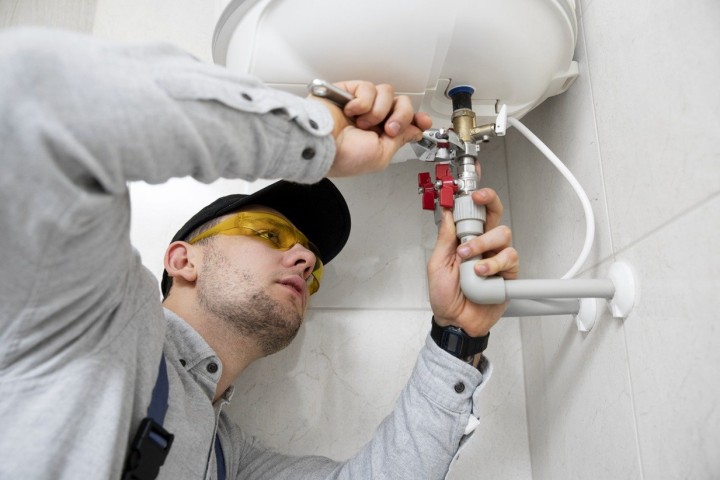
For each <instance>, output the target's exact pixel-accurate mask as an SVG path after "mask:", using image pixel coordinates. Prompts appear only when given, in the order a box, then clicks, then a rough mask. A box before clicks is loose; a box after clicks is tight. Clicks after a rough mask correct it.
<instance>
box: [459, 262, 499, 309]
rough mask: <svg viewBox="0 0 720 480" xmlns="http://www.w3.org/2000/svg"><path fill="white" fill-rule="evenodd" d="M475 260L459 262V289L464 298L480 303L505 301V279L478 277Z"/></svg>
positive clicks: (487, 303)
mask: <svg viewBox="0 0 720 480" xmlns="http://www.w3.org/2000/svg"><path fill="white" fill-rule="evenodd" d="M474 266H475V260H472V259H471V260H466V261H464V262H463V263H461V264H460V290H462V292H463V294H464V295H465V298H467V299H468V300H470V301H471V302H473V303H477V304H480V305H495V304H500V303H505V301H506V300H507V294H506V292H505V280H504V279H503V278H501V277H479V276H478V275H476V274H475V269H474Z"/></svg>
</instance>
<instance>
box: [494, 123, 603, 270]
mask: <svg viewBox="0 0 720 480" xmlns="http://www.w3.org/2000/svg"><path fill="white" fill-rule="evenodd" d="M508 123H509V124H510V125H512V126H513V127H515V128H516V129H517V131H518V132H520V133H522V134H523V135H524V136H525V138H527V139H528V140H529V141H530V143H532V144H533V145H535V147H537V149H538V150H540V151H541V152H542V154H543V155H545V156H546V157H547V159H548V160H550V162H551V163H552V164H553V165H555V167H556V168H557V169H558V170H560V173H562V174H563V176H564V177H565V178H566V179H567V181H568V182H569V183H570V186H572V188H573V190H575V193H576V194H577V196H578V198H579V199H580V203H581V204H582V207H583V210H584V211H585V244H584V245H583V248H582V251H581V252H580V255H579V256H578V258H577V260H576V261H575V264H574V265H573V266H572V268H570V270H568V272H567V273H566V274H565V275H563V276H562V278H563V279H566V278H573V277H574V276H575V275H576V274H577V273H578V271H580V268H581V267H582V266H583V264H584V263H585V261H586V260H587V257H588V255H589V254H590V250H591V249H592V245H593V239H594V238H595V216H594V215H593V211H592V206H591V205H590V200H589V199H588V196H587V194H586V193H585V190H583V188H582V186H580V182H578V181H577V179H576V178H575V176H574V175H573V174H572V173H571V172H570V170H568V168H567V167H566V166H565V164H563V163H562V162H561V161H560V159H559V158H558V157H557V155H555V154H554V153H553V152H552V150H550V149H549V148H548V146H547V145H545V144H544V143H543V142H542V140H540V139H539V138H538V137H537V136H536V135H535V134H534V133H533V132H531V131H530V130H529V129H528V128H527V127H526V126H525V125H523V124H522V123H521V122H520V120H518V119H516V118H512V117H508Z"/></svg>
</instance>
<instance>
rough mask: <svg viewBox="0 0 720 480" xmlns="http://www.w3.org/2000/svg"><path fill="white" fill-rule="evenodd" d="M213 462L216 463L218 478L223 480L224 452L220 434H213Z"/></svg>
mask: <svg viewBox="0 0 720 480" xmlns="http://www.w3.org/2000/svg"><path fill="white" fill-rule="evenodd" d="M215 462H216V463H217V475H218V480H225V454H224V453H223V449H222V444H221V443H220V434H219V433H217V434H216V435H215Z"/></svg>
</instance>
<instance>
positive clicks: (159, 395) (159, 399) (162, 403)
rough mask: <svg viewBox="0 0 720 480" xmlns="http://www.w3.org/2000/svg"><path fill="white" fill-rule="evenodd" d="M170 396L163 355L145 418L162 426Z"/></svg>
mask: <svg viewBox="0 0 720 480" xmlns="http://www.w3.org/2000/svg"><path fill="white" fill-rule="evenodd" d="M169 394H170V385H169V382H168V374H167V365H165V355H161V356H160V369H159V371H158V378H157V381H156V382H155V387H154V388H153V392H152V400H150V405H149V406H148V413H147V416H148V417H150V418H152V419H153V420H155V421H156V422H157V423H158V424H160V425H162V424H163V422H164V421H165V414H166V413H167V410H168V396H169Z"/></svg>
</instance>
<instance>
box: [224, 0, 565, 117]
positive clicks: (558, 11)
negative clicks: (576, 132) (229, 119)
mask: <svg viewBox="0 0 720 480" xmlns="http://www.w3.org/2000/svg"><path fill="white" fill-rule="evenodd" d="M576 40H577V19H576V13H575V0H445V1H443V2H438V1H430V0H410V1H399V0H361V1H350V0H232V1H230V2H229V3H228V4H227V6H226V8H225V10H224V12H223V13H222V15H221V16H220V19H219V20H218V22H217V25H216V28H215V34H214V38H213V58H214V60H215V62H216V63H218V64H221V65H226V66H227V67H228V68H230V69H231V70H233V71H237V72H247V73H250V74H252V75H255V76H257V77H259V78H260V79H262V80H263V81H264V82H266V83H267V84H269V85H271V86H274V87H276V88H280V89H283V90H287V91H290V92H293V93H297V94H299V95H305V94H306V93H307V91H306V85H307V83H308V82H309V81H310V80H312V79H314V78H322V79H325V80H329V81H332V82H335V81H340V80H352V79H363V80H370V81H373V82H375V83H390V84H392V85H393V86H394V87H395V89H396V91H397V92H398V93H403V94H406V95H408V96H410V98H411V99H412V101H413V103H414V106H415V108H416V109H420V110H423V111H426V112H428V113H430V115H431V116H432V117H433V121H434V124H435V125H437V126H443V125H444V124H447V123H448V120H449V118H450V114H451V112H452V104H451V102H450V99H449V98H448V97H447V95H446V92H447V90H448V89H449V88H452V87H454V86H458V85H471V86H472V87H473V88H474V89H475V93H474V95H473V97H472V100H473V109H474V111H475V113H476V114H477V117H478V119H477V120H478V122H477V123H478V125H481V124H484V123H492V122H493V121H494V119H495V115H496V113H497V110H498V108H499V106H500V105H503V104H504V105H507V109H508V115H509V116H513V117H516V118H520V117H522V116H523V115H524V114H526V113H527V112H528V111H530V110H531V109H532V108H534V107H535V106H537V105H539V104H540V103H541V102H542V101H543V100H545V99H546V98H548V97H550V96H552V95H557V94H559V93H562V92H564V91H565V90H567V88H568V87H569V86H570V85H571V84H572V82H573V81H574V80H575V78H576V77H577V75H578V68H577V63H576V62H574V61H573V54H574V49H575V43H576Z"/></svg>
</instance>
